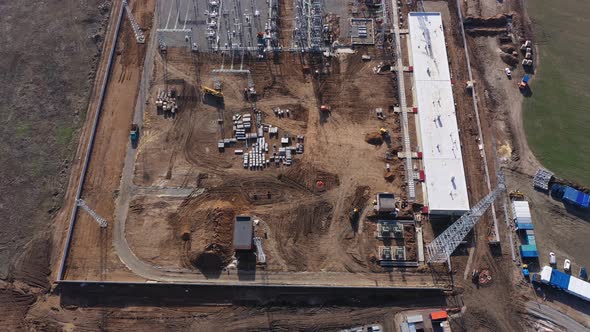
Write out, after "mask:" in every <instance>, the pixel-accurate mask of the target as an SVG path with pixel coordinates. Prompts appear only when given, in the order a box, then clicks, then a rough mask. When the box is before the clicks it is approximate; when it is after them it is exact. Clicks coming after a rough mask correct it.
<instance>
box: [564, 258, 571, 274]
mask: <svg viewBox="0 0 590 332" xmlns="http://www.w3.org/2000/svg"><path fill="white" fill-rule="evenodd" d="M571 267H572V262H571V261H570V260H569V259H567V258H566V259H565V261H564V262H563V270H564V271H566V272H569V271H570V269H571Z"/></svg>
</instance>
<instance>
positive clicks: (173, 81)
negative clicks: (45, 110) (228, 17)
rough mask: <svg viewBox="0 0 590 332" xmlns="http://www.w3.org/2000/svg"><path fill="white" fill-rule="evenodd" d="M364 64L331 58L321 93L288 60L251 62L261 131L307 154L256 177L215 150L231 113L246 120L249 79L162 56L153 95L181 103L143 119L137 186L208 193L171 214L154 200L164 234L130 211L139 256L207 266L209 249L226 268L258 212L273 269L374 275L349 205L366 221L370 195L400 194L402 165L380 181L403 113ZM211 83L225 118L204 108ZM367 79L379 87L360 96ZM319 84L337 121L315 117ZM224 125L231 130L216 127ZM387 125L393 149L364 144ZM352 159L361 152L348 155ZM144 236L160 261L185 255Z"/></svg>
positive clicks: (390, 90) (366, 240)
mask: <svg viewBox="0 0 590 332" xmlns="http://www.w3.org/2000/svg"><path fill="white" fill-rule="evenodd" d="M367 51H368V52H373V51H371V50H367ZM360 57H361V52H357V53H356V54H353V55H350V56H343V57H342V58H340V59H335V60H333V61H332V62H331V70H333V75H330V76H327V78H326V79H322V80H320V82H319V83H315V81H314V77H313V76H310V75H307V74H305V73H303V70H302V65H301V59H300V58H299V57H298V56H294V55H290V54H285V55H282V56H281V58H280V59H274V60H268V61H255V60H252V59H249V58H246V61H247V67H248V68H251V71H252V79H253V80H254V83H255V84H256V88H257V90H258V91H259V98H258V100H257V102H256V107H257V108H258V109H259V110H261V111H262V113H263V123H265V124H270V125H273V126H277V127H278V128H279V129H280V131H281V133H280V135H282V133H288V134H289V135H291V136H292V137H294V136H296V135H305V146H306V150H305V153H304V154H303V155H302V156H298V157H296V160H295V165H294V166H291V167H289V168H286V167H285V166H281V167H279V168H276V167H275V166H274V165H272V166H271V167H270V168H267V169H265V170H263V171H256V172H253V171H251V170H244V169H243V167H242V158H241V157H240V156H235V155H234V154H233V153H232V152H233V148H229V149H228V148H226V151H225V152H224V153H220V152H218V151H217V149H216V142H217V140H218V139H221V138H228V137H231V136H232V129H231V123H232V121H231V119H232V117H233V115H234V114H237V113H244V112H247V113H250V112H251V109H250V108H251V106H250V104H249V103H248V102H245V101H244V100H243V98H242V94H241V91H242V89H243V87H244V86H246V84H247V80H246V77H245V76H244V75H242V76H240V75H228V74H225V75H220V74H216V75H214V74H212V73H211V70H213V69H216V68H219V66H220V65H221V64H222V63H225V66H226V67H227V66H230V64H228V61H231V60H229V59H225V58H222V57H219V56H215V55H207V54H200V55H198V56H195V55H190V54H187V53H185V51H184V50H170V51H169V52H168V54H167V55H166V56H165V57H163V56H157V59H156V72H155V74H154V75H155V82H154V86H153V87H152V96H154V95H155V94H156V93H157V91H159V90H161V89H162V90H163V89H165V88H166V83H168V88H171V87H172V86H174V87H175V88H176V89H177V91H178V93H179V95H180V96H181V97H180V100H182V101H183V102H182V103H181V105H180V111H179V113H178V114H177V115H176V116H175V117H172V118H170V117H166V116H164V115H162V114H157V112H155V109H150V111H149V112H148V113H147V114H146V115H145V123H144V130H143V136H142V141H141V143H140V146H139V147H138V151H139V154H138V157H137V164H136V169H135V179H134V183H135V184H136V185H139V186H144V187H145V186H160V187H182V188H196V187H200V188H204V189H205V194H203V195H200V196H196V197H194V198H193V197H189V198H187V199H186V200H185V201H184V202H183V203H182V205H181V207H180V208H179V209H178V211H176V212H170V211H169V210H168V208H167V207H168V206H170V204H174V203H173V202H172V201H177V198H170V199H168V198H159V199H160V201H161V204H162V205H163V206H166V208H164V209H159V210H158V211H152V212H151V214H153V213H156V214H159V217H157V216H155V215H154V216H152V217H154V218H155V219H156V220H158V226H157V227H163V228H162V231H161V232H153V227H149V226H148V225H149V224H150V223H151V222H147V221H146V220H147V219H149V218H147V219H146V218H145V217H144V216H142V218H141V220H142V221H140V222H139V224H138V222H137V221H136V219H137V218H136V216H135V215H136V214H140V215H145V209H144V208H142V206H143V204H142V203H137V204H135V203H132V207H131V210H130V211H131V220H130V221H128V222H127V230H128V231H127V233H128V236H129V235H131V236H132V237H137V240H132V241H131V245H132V247H133V250H134V251H136V252H137V255H138V256H140V257H151V259H153V263H155V264H157V265H159V266H165V265H172V266H179V265H181V266H183V267H191V266H193V267H196V268H201V267H200V266H199V264H198V263H197V261H199V259H198V257H200V256H201V255H202V254H203V253H204V252H207V251H208V249H207V248H211V246H212V245H214V247H215V250H213V251H216V252H218V253H219V255H220V256H221V257H220V261H221V262H223V264H227V263H228V262H229V260H230V257H231V255H232V254H233V248H232V246H231V237H228V235H231V233H232V230H233V225H232V224H233V216H235V215H237V214H251V215H254V216H255V217H256V218H257V219H259V220H260V227H259V229H258V230H257V234H258V235H260V236H261V237H263V238H264V247H265V250H267V251H268V253H267V255H268V257H269V258H268V261H269V263H268V265H267V266H266V269H267V270H269V271H308V272H311V271H350V272H353V271H356V272H362V271H376V272H377V271H379V270H380V268H378V267H377V266H376V265H375V262H376V257H377V243H376V242H375V241H372V240H370V239H371V238H373V237H374V229H375V227H376V226H375V224H374V223H373V222H365V223H364V224H363V225H362V227H361V228H360V230H359V229H358V225H357V229H355V228H354V227H353V225H352V224H351V221H350V216H349V214H350V212H351V210H352V206H357V207H359V208H360V209H362V210H366V211H368V210H369V209H370V207H369V204H368V203H369V197H370V196H372V195H373V194H374V193H375V192H378V191H392V192H396V193H397V192H400V191H401V190H400V188H402V187H403V166H402V164H401V161H399V160H397V159H394V160H391V161H389V163H390V166H391V169H392V172H391V174H390V177H389V180H388V181H386V179H385V178H384V174H385V162H384V155H385V151H386V150H387V151H392V152H393V153H394V155H395V153H396V152H397V151H399V150H400V149H401V144H400V140H401V138H400V133H399V131H400V125H399V118H398V117H397V115H394V114H393V112H391V111H390V110H392V108H391V107H390V106H392V105H394V104H395V103H396V100H395V98H393V97H391V96H392V95H394V94H395V82H394V81H393V80H392V78H393V77H392V76H391V75H393V74H384V75H376V74H375V73H373V70H372V68H373V67H374V66H375V62H366V61H365V62H364V61H362V60H361V58H360ZM236 61H239V60H236V59H234V62H236ZM313 61H315V60H314V59H311V62H313ZM236 66H237V64H236ZM318 66H321V65H320V64H318ZM164 68H167V71H166V74H165V71H164ZM318 68H319V67H318ZM194 73H196V74H197V75H196V77H195V75H194ZM214 79H218V80H220V82H222V84H223V93H224V96H225V98H224V107H223V110H219V109H218V110H216V108H215V107H214V106H212V105H208V104H206V103H203V102H201V101H200V100H199V98H197V95H198V94H199V93H200V92H199V91H198V90H199V85H200V84H204V85H212V83H213V80H214ZM369 80H370V81H371V82H372V83H371V84H372V88H371V89H365V88H364V84H365V82H367V81H369ZM316 85H318V86H319V88H320V98H322V103H323V104H329V105H330V106H331V107H332V112H331V114H330V115H329V116H326V117H324V118H323V117H321V116H320V113H319V111H318V108H319V106H318V105H319V104H320V102H318V101H316V96H315V94H314V86H316ZM153 100H154V99H153V98H152V99H151V101H150V104H151V105H154V104H153V102H152V101H153ZM361 101H362V103H361ZM151 107H152V108H153V107H154V106H151ZM276 107H280V108H281V109H290V111H291V115H290V116H289V117H277V116H276V115H275V114H274V113H273V109H274V108H276ZM376 107H381V108H383V109H384V110H385V112H386V120H385V121H379V120H378V119H377V118H376V115H375V113H374V108H376ZM218 118H223V120H224V125H222V126H221V127H220V126H218V125H217V119H218ZM381 126H384V127H386V128H387V129H388V130H389V131H390V133H391V138H390V142H387V143H382V144H378V145H377V146H372V145H370V144H367V143H366V142H365V134H366V133H370V132H376V131H378V129H379V128H380V127H381ZM267 141H268V142H269V145H273V144H277V145H280V144H279V141H278V139H267ZM238 148H241V147H238ZM348 151H356V152H355V154H354V155H351V154H350V153H348ZM343 156H346V157H345V158H343ZM319 180H321V181H323V183H324V188H323V189H322V190H321V191H318V189H317V188H316V182H317V181H319ZM269 195H270V197H268V198H267V196H269ZM139 199H140V200H143V199H144V198H139ZM224 202H231V205H228V204H227V203H224ZM140 205H141V206H140ZM136 212H137V213H136ZM219 213H221V215H223V219H222V220H220V224H219V225H218V226H215V227H214V228H210V226H212V225H208V224H209V223H208V222H207V221H208V220H209V217H210V216H211V215H217V214H219ZM203 218H204V219H203ZM166 220H167V221H166ZM163 221H165V222H163ZM146 222H147V224H146ZM135 227H137V228H135ZM181 229H182V230H185V229H187V230H190V241H188V239H186V240H183V239H182V238H181ZM148 232H149V234H150V235H149V237H152V241H156V243H158V244H157V245H156V247H155V248H160V249H159V250H156V252H157V251H162V252H169V253H173V252H176V253H178V252H183V254H182V255H177V256H176V257H172V256H167V255H155V254H154V247H152V246H151V245H149V244H147V243H143V242H141V241H140V239H141V238H143V237H148V235H147V233H148ZM357 233H358V235H357ZM222 234H225V235H223V236H222V238H218V237H219V236H221V235H222ZM184 241H188V242H187V243H184ZM151 243H153V242H151ZM164 246H166V247H167V248H164ZM410 247H412V248H414V247H413V246H411V245H410ZM309 248H315V250H313V251H310V250H308V249H309ZM318 252H320V253H321V254H318ZM412 252H415V248H414V251H412ZM413 257H415V255H414V256H413ZM196 263H197V264H196Z"/></svg>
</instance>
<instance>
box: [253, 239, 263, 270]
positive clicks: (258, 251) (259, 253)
mask: <svg viewBox="0 0 590 332" xmlns="http://www.w3.org/2000/svg"><path fill="white" fill-rule="evenodd" d="M254 245H255V246H256V262H257V263H258V264H266V255H265V254H264V250H263V249H262V239H261V238H259V237H255V238H254Z"/></svg>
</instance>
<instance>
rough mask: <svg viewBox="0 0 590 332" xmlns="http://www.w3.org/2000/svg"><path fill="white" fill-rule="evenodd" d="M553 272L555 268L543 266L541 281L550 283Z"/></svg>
mask: <svg viewBox="0 0 590 332" xmlns="http://www.w3.org/2000/svg"><path fill="white" fill-rule="evenodd" d="M551 272H553V268H551V267H550V266H543V269H542V270H541V281H542V282H545V283H548V282H549V281H550V280H551Z"/></svg>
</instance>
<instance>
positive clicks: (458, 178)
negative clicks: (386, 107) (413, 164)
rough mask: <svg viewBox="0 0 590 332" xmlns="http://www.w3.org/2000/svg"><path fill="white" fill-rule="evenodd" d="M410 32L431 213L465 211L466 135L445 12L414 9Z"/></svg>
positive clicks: (416, 104)
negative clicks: (454, 85) (461, 129)
mask: <svg viewBox="0 0 590 332" xmlns="http://www.w3.org/2000/svg"><path fill="white" fill-rule="evenodd" d="M408 22H409V33H410V44H411V48H410V51H411V57H410V58H411V61H412V66H413V73H414V103H415V105H414V106H416V107H417V108H418V121H417V122H418V136H419V139H418V141H419V142H420V143H421V148H422V158H423V164H424V174H425V176H424V184H425V186H426V192H425V193H426V197H425V205H427V206H428V209H429V213H430V214H442V215H461V214H463V213H465V212H467V211H468V210H469V198H468V196H467V184H466V180H465V170H464V167H463V156H462V151H461V141H460V139H459V128H458V125H457V117H456V114H455V102H454V99H453V91H452V86H451V74H450V71H449V64H448V58H447V51H446V46H445V37H444V32H443V26H442V18H441V14H440V13H410V14H409V21H408Z"/></svg>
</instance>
